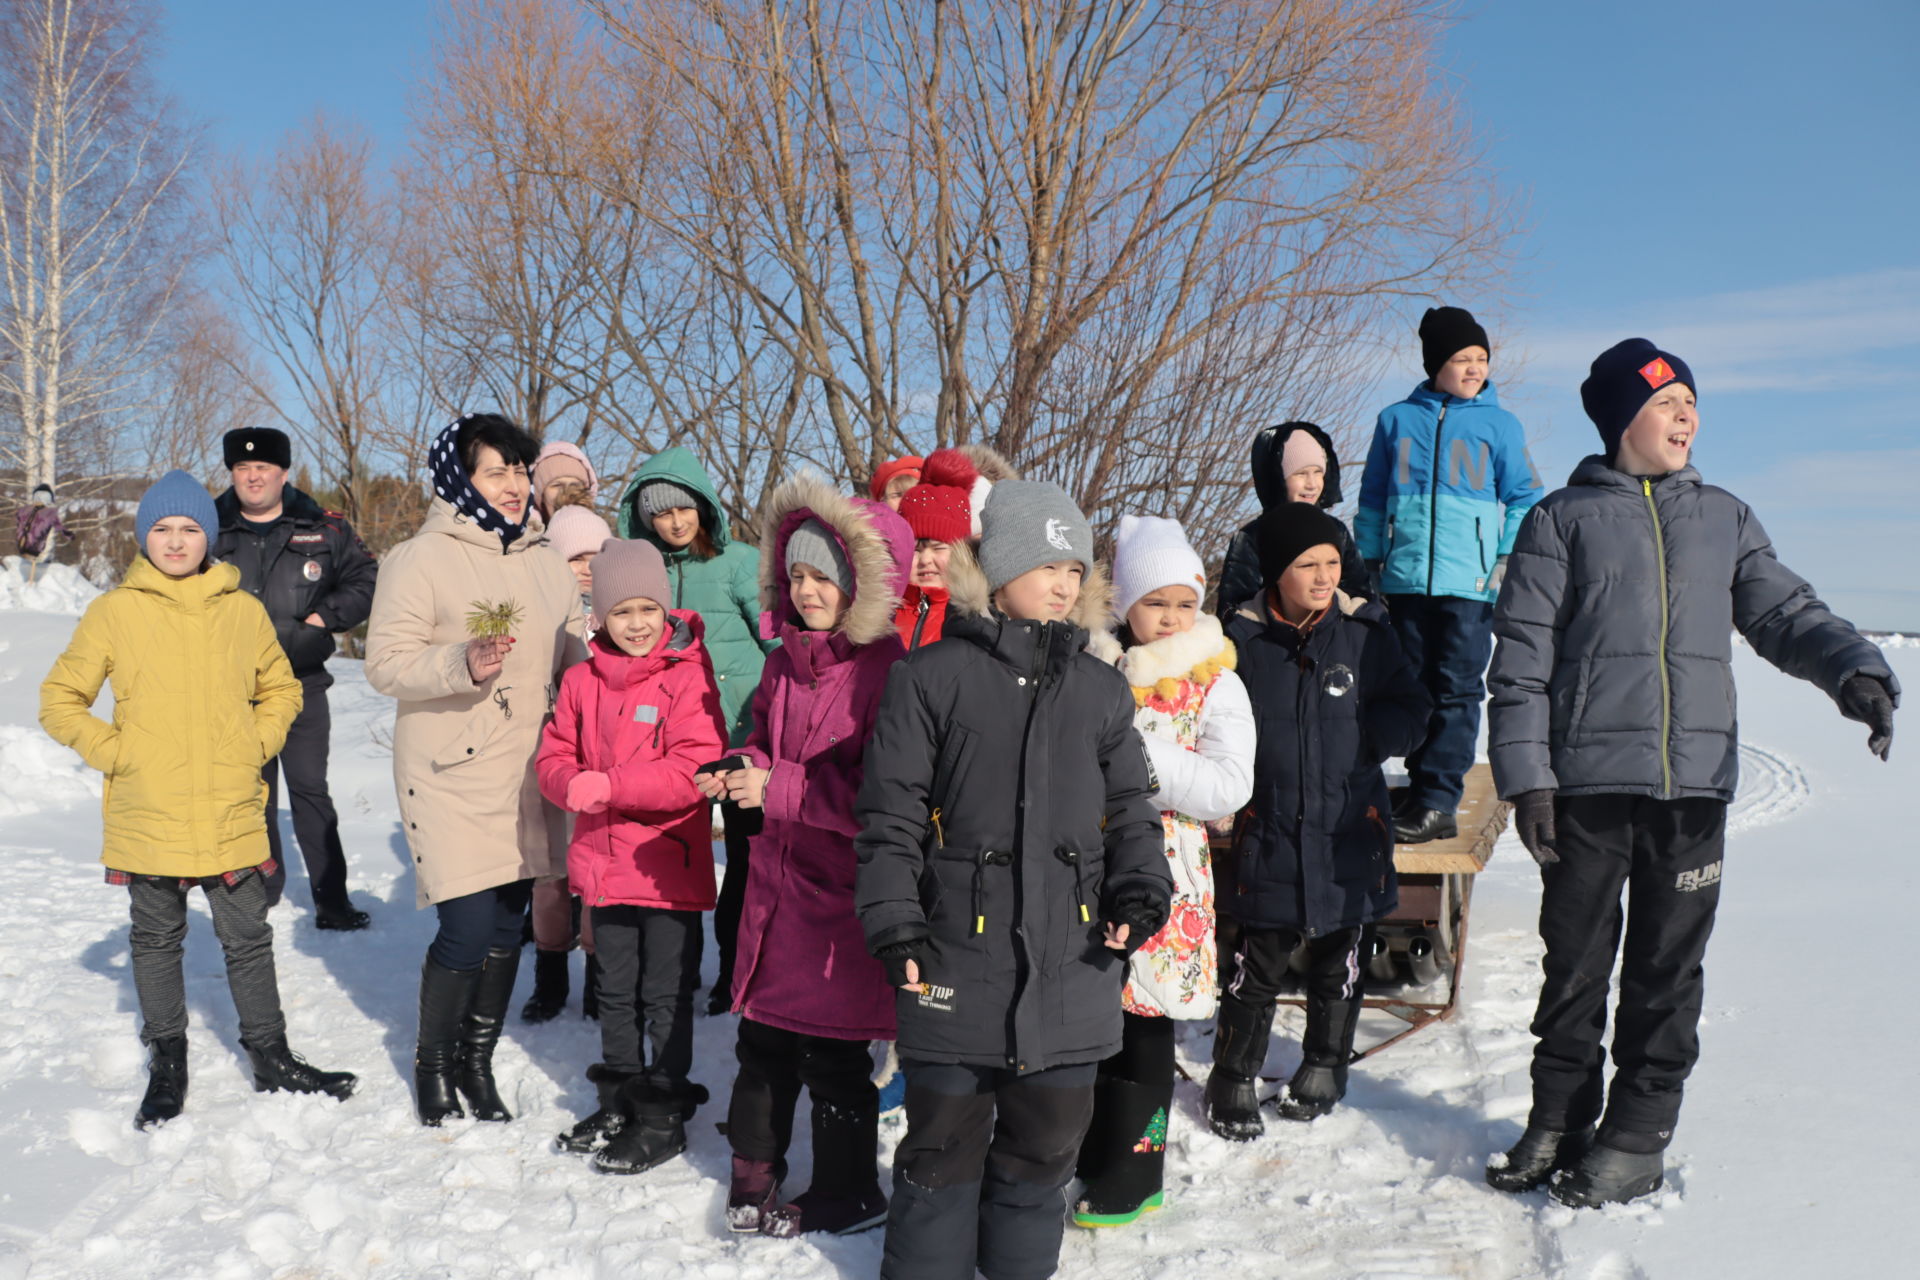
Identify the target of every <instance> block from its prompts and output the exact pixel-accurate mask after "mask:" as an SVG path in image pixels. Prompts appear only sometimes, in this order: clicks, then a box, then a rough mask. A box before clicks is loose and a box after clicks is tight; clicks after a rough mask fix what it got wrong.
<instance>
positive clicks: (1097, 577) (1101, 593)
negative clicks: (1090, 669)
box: [947, 555, 1113, 637]
mask: <svg viewBox="0 0 1920 1280" xmlns="http://www.w3.org/2000/svg"><path fill="white" fill-rule="evenodd" d="M947 608H949V609H950V610H954V611H956V612H959V613H969V614H973V615H974V616H975V617H980V618H985V617H988V616H990V615H991V614H992V612H993V596H992V593H991V592H990V591H988V590H987V575H986V574H985V573H984V572H983V571H982V570H981V568H980V562H979V561H978V560H976V559H975V558H974V557H973V556H970V555H969V556H954V557H953V558H952V559H951V560H949V561H947ZM1112 608H1113V584H1112V583H1111V582H1109V581H1107V572H1106V569H1105V567H1104V566H1101V565H1098V564H1096V565H1094V567H1093V572H1092V573H1090V574H1088V575H1087V576H1086V578H1085V580H1084V581H1082V582H1081V584H1080V598H1079V599H1078V600H1076V601H1075V602H1074V605H1073V608H1072V610H1071V611H1070V612H1068V614H1067V621H1068V622H1071V623H1073V624H1074V625H1075V626H1078V627H1081V628H1082V629H1084V630H1085V631H1086V633H1087V635H1088V636H1089V637H1092V636H1098V635H1101V634H1104V633H1105V631H1106V629H1107V624H1108V623H1109V622H1111V621H1112V617H1111V611H1112Z"/></svg>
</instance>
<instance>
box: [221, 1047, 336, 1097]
mask: <svg viewBox="0 0 1920 1280" xmlns="http://www.w3.org/2000/svg"><path fill="white" fill-rule="evenodd" d="M240 1047H241V1048H242V1049H245V1050H246V1051H247V1060H248V1061H250V1062H252V1063H253V1089H254V1092H255V1093H279V1092H280V1091H281V1090H285V1091H286V1092H288V1093H324V1094H326V1095H327V1096H328V1097H331V1098H337V1099H339V1100H340V1101H342V1102H345V1101H346V1100H347V1099H348V1098H349V1097H351V1096H352V1095H353V1088H354V1086H355V1085H356V1084H358V1083H359V1082H360V1081H359V1077H357V1076H355V1075H354V1074H353V1072H351V1071H322V1070H320V1068H318V1067H316V1066H314V1065H313V1064H312V1063H311V1062H308V1061H307V1060H306V1059H305V1058H303V1057H301V1056H300V1055H299V1054H297V1053H295V1052H294V1051H293V1050H291V1049H289V1048H287V1038H286V1036H284V1035H278V1036H274V1037H272V1038H271V1039H267V1040H262V1041H260V1042H259V1043H258V1044H255V1043H253V1042H252V1041H248V1040H242V1041H241V1042H240Z"/></svg>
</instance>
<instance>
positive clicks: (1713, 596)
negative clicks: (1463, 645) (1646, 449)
mask: <svg viewBox="0 0 1920 1280" xmlns="http://www.w3.org/2000/svg"><path fill="white" fill-rule="evenodd" d="M1735 628H1738V629H1739V631H1740V634H1741V635H1743V636H1745V637H1746V639H1747V642H1748V643H1749V644H1751V645H1752V646H1753V648H1754V651H1755V652H1757V653H1758V654H1759V655H1760V656H1761V657H1763V658H1765V659H1766V660H1767V661H1768V662H1771V663H1772V664H1773V665H1774V666H1776V667H1779V668H1780V669H1781V670H1782V671H1785V672H1786V673H1787V674H1789V675H1794V676H1799V677H1800V678H1801V679H1803V680H1808V681H1811V682H1812V683H1814V684H1816V685H1818V686H1820V688H1822V689H1823V690H1825V691H1826V693H1827V695H1828V696H1829V697H1832V698H1834V699H1836V700H1838V698H1839V696H1840V686H1841V685H1842V684H1844V683H1845V682H1846V681H1847V679H1848V677H1850V676H1854V675H1870V676H1877V677H1878V678H1879V679H1881V680H1883V681H1885V682H1886V685H1887V687H1888V689H1889V690H1890V691H1891V692H1892V693H1893V695H1894V699H1895V701H1896V702H1898V700H1899V683H1898V682H1897V681H1896V680H1895V679H1894V678H1893V671H1892V669H1891V668H1889V667H1888V665H1887V661H1886V659H1885V658H1884V657H1882V656H1881V653H1880V650H1879V649H1878V648H1876V647H1875V646H1874V645H1873V644H1872V643H1870V642H1869V641H1867V640H1864V639H1862V638H1861V636H1860V633H1859V632H1857V631H1855V630H1854V629H1853V626H1852V624H1851V623H1848V622H1846V621H1844V620H1842V619H1840V618H1836V617H1835V616H1834V615H1833V614H1832V613H1831V612H1829V611H1828V609H1827V607H1826V606H1825V605H1824V604H1822V603H1820V601H1819V600H1818V599H1817V598H1815V596H1814V594H1813V588H1812V587H1810V586H1808V585H1807V583H1806V582H1805V580H1804V579H1802V578H1801V577H1800V576H1799V575H1798V574H1796V573H1794V572H1793V571H1792V570H1791V569H1788V568H1787V567H1786V566H1785V565H1783V564H1781V563H1780V562H1779V560H1777V559H1775V558H1774V554H1773V545H1772V544H1771V543H1770V542H1769V541H1768V540H1767V535H1766V531H1765V530H1763V529H1762V528H1761V527H1760V522H1759V520H1758V519H1756V518H1755V517H1754V514H1753V512H1752V511H1751V510H1750V509H1749V508H1748V507H1747V504H1746V503H1744V502H1742V501H1740V499H1738V498H1736V497H1734V496H1733V495H1732V494H1730V493H1728V492H1727V491H1726V490H1724V489H1718V488H1715V487H1714V486H1712V485H1708V484H1702V483H1701V482H1700V473H1699V472H1698V471H1696V470H1694V469H1693V468H1692V467H1686V468H1684V469H1682V470H1680V471H1676V472H1673V473H1672V474H1671V475H1666V476H1658V477H1648V478H1645V479H1643V478H1641V477H1637V476H1630V475H1627V474H1625V473H1624V472H1621V471H1616V470H1615V469H1614V468H1613V467H1612V466H1611V465H1609V464H1608V462H1607V460H1606V459H1605V458H1602V457H1598V456H1595V457H1590V458H1588V459H1586V460H1585V461H1584V462H1582V463H1581V464H1580V465H1579V467H1578V468H1576V469H1575V470H1574V473H1573V476H1572V478H1571V479H1569V480H1568V482H1567V487H1566V488H1564V489H1557V490H1555V491H1554V492H1553V493H1550V494H1548V495H1547V496H1546V497H1545V498H1543V499H1541V501H1540V502H1539V503H1538V504H1537V505H1536V506H1535V507H1534V508H1533V510H1532V511H1530V512H1528V513H1527V518H1526V522H1525V523H1524V524H1522V525H1521V526H1520V536H1519V539H1518V540H1517V541H1516V542H1515V543H1514V548H1513V555H1512V557H1511V558H1510V559H1509V560H1508V563H1507V580H1506V583H1505V585H1504V586H1503V587H1502V588H1501V590H1500V600H1499V603H1498V604H1497V605H1496V606H1495V608H1494V618H1493V629H1494V635H1495V637H1496V638H1497V639H1498V641H1499V647H1498V648H1497V649H1496V650H1495V652H1494V655H1493V667H1492V670H1491V672H1490V674H1489V676H1488V679H1487V684H1488V686H1489V688H1490V689H1491V691H1492V695H1493V701H1492V707H1491V710H1490V712H1489V715H1488V731H1487V743H1488V755H1489V757H1490V759H1491V760H1492V763H1493V776H1494V781H1495V783H1496V784H1497V785H1498V787H1499V790H1500V794H1501V795H1502V796H1514V795H1518V794H1520V793H1521V792H1523V791H1536V790H1540V789H1543V788H1554V789H1557V790H1559V791H1560V792H1561V793H1562V794H1564V795H1592V794H1611V793H1619V794H1628V795H1644V796H1653V797H1656V798H1658V799H1667V800H1671V799H1678V798H1681V797H1685V796H1707V797H1712V798H1714V799H1718V800H1731V799H1732V798H1733V793H1734V786H1735V784H1736V782H1737V781H1738V774H1739V761H1738V755H1737V747H1738V732H1737V729H1736V716H1735V709H1734V692H1733V668H1732V659H1733V640H1732V633H1733V631H1734V629H1735Z"/></svg>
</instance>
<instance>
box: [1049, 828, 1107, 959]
mask: <svg viewBox="0 0 1920 1280" xmlns="http://www.w3.org/2000/svg"><path fill="white" fill-rule="evenodd" d="M1053 856H1054V858H1055V859H1056V860H1057V861H1058V862H1059V864H1060V867H1061V868H1062V869H1064V871H1065V873H1066V874H1065V876H1063V877H1060V881H1059V882H1060V884H1061V887H1062V889H1063V890H1064V891H1065V892H1063V893H1060V894H1058V895H1055V896H1054V898H1053V900H1052V901H1049V902H1048V903H1047V906H1046V910H1047V913H1048V916H1049V918H1050V919H1051V920H1053V921H1054V922H1055V924H1054V926H1053V927H1052V928H1050V929H1049V930H1048V931H1047V932H1048V933H1049V934H1050V935H1054V936H1057V937H1059V938H1061V939H1062V942H1063V944H1064V945H1063V946H1062V947H1061V948H1060V949H1059V950H1058V951H1057V952H1054V948H1052V947H1049V948H1048V950H1049V951H1050V952H1054V954H1052V955H1049V956H1047V957H1045V960H1046V961H1047V962H1048V963H1051V964H1059V963H1061V962H1062V961H1064V962H1065V963H1067V964H1072V963H1073V962H1074V961H1076V960H1080V961H1088V960H1091V961H1095V962H1098V961H1101V960H1103V959H1104V953H1106V952H1107V951H1108V950H1109V948H1108V947H1107V944H1106V910H1105V903H1104V901H1103V899H1104V896H1105V892H1106V881H1107V851H1106V847H1105V846H1104V845H1094V846H1092V847H1091V848H1086V849H1075V848H1070V847H1067V846H1064V845H1063V846H1061V847H1060V848H1058V849H1056V850H1054V854H1053ZM1063 926H1064V927H1063ZM1115 954H1117V953H1115Z"/></svg>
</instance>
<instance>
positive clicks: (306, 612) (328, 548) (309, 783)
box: [214, 427, 378, 930]
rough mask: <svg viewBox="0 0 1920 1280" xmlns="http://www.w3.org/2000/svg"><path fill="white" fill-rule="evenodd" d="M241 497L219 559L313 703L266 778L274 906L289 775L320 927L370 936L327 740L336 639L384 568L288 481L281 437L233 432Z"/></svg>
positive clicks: (289, 457)
mask: <svg viewBox="0 0 1920 1280" xmlns="http://www.w3.org/2000/svg"><path fill="white" fill-rule="evenodd" d="M224 454H225V458H226V464H227V468H228V470H230V471H231V472H232V473H233V487H232V488H230V489H228V490H227V491H226V492H225V493H223V494H221V495H220V497H219V498H218V499H217V500H216V502H215V504H214V505H215V506H216V507H217V508H218V510H219V512H220V540H219V541H218V542H217V543H216V544H215V546H214V554H215V555H217V556H218V557H219V558H220V559H222V560H224V561H226V562H227V563H229V564H232V565H234V566H235V567H237V568H238V569H239V570H240V584H241V585H242V586H243V587H245V588H246V589H247V590H248V591H251V592H252V593H253V594H254V596H255V598H257V599H258V600H259V601H260V603H261V604H263V605H265V606H266V609H267V616H268V617H270V618H272V619H273V627H274V630H275V631H276V632H277V633H278V634H279V637H280V647H281V648H282V649H285V650H286V653H287V661H288V662H290V663H291V664H292V665H293V673H294V674H295V675H296V676H299V677H300V684H301V687H302V689H303V691H304V692H305V694H306V703H305V705H304V706H303V707H302V708H301V711H300V715H299V718H298V719H296V720H295V721H294V722H293V728H292V730H291V731H290V732H289V733H288V734H287V745H286V747H285V748H284V749H283V750H282V751H281V752H280V755H279V757H278V758H276V759H273V760H269V761H267V763H266V767H265V768H264V769H263V770H262V771H261V772H262V774H263V775H264V776H265V778H266V780H267V813H268V815H269V819H268V822H267V836H268V839H269V841H270V842H271V844H272V846H273V858H274V861H275V863H277V864H278V870H276V871H275V872H274V876H273V879H272V880H271V881H270V882H269V884H268V892H269V894H270V895H271V897H272V900H273V901H274V902H278V901H279V900H280V895H281V893H282V892H283V891H284V889H285V888H286V877H287V870H286V859H285V856H284V855H283V854H282V853H281V851H280V824H279V821H278V819H277V818H274V817H273V816H272V815H273V814H274V813H275V811H276V810H277V809H278V807H279V799H280V779H279V775H280V773H281V772H282V771H283V770H284V771H285V773H286V776H287V791H288V793H289V795H290V798H291V807H292V809H293V832H294V836H295V838H296V839H298V840H299V842H300V854H301V856H302V858H304V859H305V860H306V864H307V882H308V884H309V885H310V886H311V887H312V890H313V909H314V918H315V919H314V922H315V923H316V924H317V925H318V926H319V927H320V928H322V929H347V930H350V929H364V928H366V927H367V924H368V923H369V921H368V917H367V913H366V912H364V911H361V910H359V909H358V908H356V907H355V906H354V905H353V902H352V900H351V899H349V898H348V897H347V860H346V855H345V853H344V852H343V851H342V850H341V847H340V819H339V816H338V815H337V814H336V813H335V812H334V808H333V798H332V797H331V796H330V795H328V794H327V739H328V734H329V731H330V729H331V727H332V718H331V716H330V715H329V713H328V709H327V689H328V687H329V686H331V685H332V684H333V677H332V676H331V675H329V674H328V673H327V669H326V662H327V659H328V658H330V657H332V656H333V651H334V641H333V636H334V633H335V632H339V631H351V630H352V629H353V628H355V627H357V626H359V625H360V624H361V623H363V622H365V621H366V620H367V614H368V612H369V611H370V610H371V609H372V607H373V580H374V575H375V573H376V572H377V568H378V566H377V565H376V564H375V562H374V559H373V556H372V555H371V554H370V553H369V552H368V551H367V548H366V546H365V545H364V544H363V543H362V542H361V541H360V539H359V538H358V537H357V536H356V535H355V534H354V532H353V526H351V525H349V524H348V523H347V521H346V519H345V517H343V516H341V515H340V514H339V513H338V512H334V511H326V510H323V509H322V508H321V506H320V504H319V503H317V502H315V501H314V500H313V499H312V498H310V497H308V496H307V495H306V494H304V493H302V492H301V491H300V490H299V489H296V488H295V487H294V486H292V485H290V484H288V483H287V470H288V468H289V467H291V466H292V465H293V447H292V445H291V444H290V443H289V442H288V440H287V437H286V434H285V433H284V432H281V431H276V430H274V429H273V428H272V427H243V428H241V429H240V430H238V431H229V432H228V433H227V435H226V438H225V441H224Z"/></svg>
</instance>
